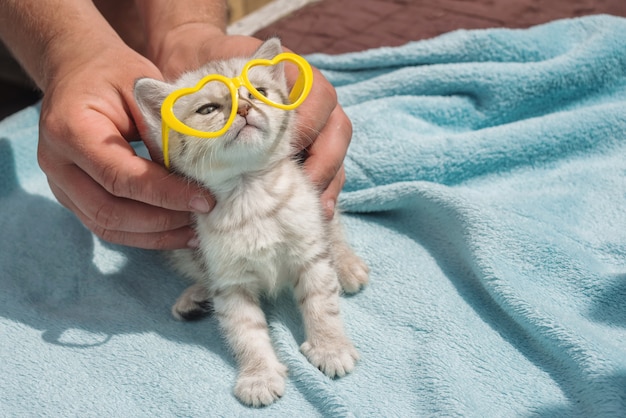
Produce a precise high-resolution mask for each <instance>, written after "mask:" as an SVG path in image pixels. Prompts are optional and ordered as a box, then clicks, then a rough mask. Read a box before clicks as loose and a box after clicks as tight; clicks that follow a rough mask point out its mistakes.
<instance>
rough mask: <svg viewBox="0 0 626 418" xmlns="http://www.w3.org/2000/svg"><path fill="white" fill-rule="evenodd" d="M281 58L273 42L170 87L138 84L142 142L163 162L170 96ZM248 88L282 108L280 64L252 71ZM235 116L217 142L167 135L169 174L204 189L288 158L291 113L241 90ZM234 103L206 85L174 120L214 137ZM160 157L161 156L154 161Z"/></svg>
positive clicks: (214, 85)
mask: <svg viewBox="0 0 626 418" xmlns="http://www.w3.org/2000/svg"><path fill="white" fill-rule="evenodd" d="M281 52H282V48H281V45H280V41H279V40H278V39H276V38H274V39H270V40H268V41H266V42H265V43H263V44H262V45H261V46H260V47H259V49H258V50H257V51H256V52H255V53H254V54H253V55H252V57H245V58H232V59H228V60H224V61H215V62H210V63H208V64H206V65H205V66H203V67H201V68H200V69H198V70H196V71H193V72H189V73H186V74H183V75H182V76H181V77H180V78H179V79H178V80H176V81H174V82H173V83H167V82H162V81H158V80H154V79H149V78H142V79H140V80H137V82H136V83H135V100H136V101H137V103H138V105H139V108H140V110H141V112H142V115H143V118H144V122H145V124H146V129H147V132H145V133H144V137H145V139H146V140H147V141H148V142H150V144H149V148H150V150H151V153H152V154H153V155H152V157H153V158H155V157H156V158H158V159H160V158H162V144H161V104H162V103H163V100H164V99H165V98H166V97H167V96H168V95H169V94H170V93H171V92H173V91H174V90H177V89H179V88H183V87H193V86H195V85H196V84H197V83H198V82H199V81H200V79H202V78H203V77H204V76H206V75H207V74H221V75H223V76H226V77H229V78H230V77H236V76H238V75H240V74H241V71H242V69H243V67H244V65H245V64H246V62H248V60H249V59H251V58H264V59H272V58H274V57H275V56H276V55H278V54H279V53H281ZM248 78H249V80H250V82H251V84H252V85H253V86H254V87H255V88H256V89H257V90H258V91H259V92H260V93H262V94H264V95H266V96H267V97H268V98H270V99H271V100H273V101H274V102H279V103H285V101H286V100H287V97H288V94H289V92H288V89H287V84H286V80H285V75H284V68H283V64H278V65H275V66H272V67H261V66H259V67H253V68H251V69H250V71H249V72H248ZM238 101H239V105H238V111H237V115H236V117H235V120H234V121H233V124H232V126H231V127H230V128H229V129H228V131H227V132H226V133H225V134H223V135H222V136H220V137H216V138H198V137H192V136H186V135H183V134H181V133H179V132H176V131H174V130H172V129H170V132H169V159H170V164H171V166H172V168H173V169H174V170H176V171H178V172H180V173H182V174H185V175H187V176H190V177H192V178H195V179H196V180H199V181H202V182H204V183H207V182H209V180H211V179H213V181H219V180H217V179H222V180H224V179H228V178H229V177H233V176H236V175H238V174H242V173H245V172H250V171H255V170H259V169H263V168H264V167H266V166H268V165H270V164H272V163H273V162H275V161H278V160H282V159H284V158H286V157H288V156H289V155H291V153H292V150H291V146H292V144H291V139H292V138H291V131H292V128H291V124H292V119H293V115H292V112H289V111H285V110H281V109H277V108H275V107H272V106H269V105H267V104H265V103H263V102H262V101H260V100H258V99H256V98H255V97H254V96H252V95H251V94H250V93H249V92H248V90H247V89H246V88H245V87H240V88H239V89H238ZM231 106H232V99H231V96H230V94H229V92H228V89H227V88H226V86H224V85H223V84H222V83H218V82H210V83H208V84H207V85H205V86H204V87H203V88H202V89H200V90H199V91H198V92H197V93H194V94H191V95H187V96H183V97H181V98H180V99H179V100H177V101H176V103H175V104H174V114H175V115H176V117H177V118H178V119H179V120H180V121H181V122H183V123H184V124H186V125H187V126H189V127H191V128H194V129H197V130H201V131H217V130H219V129H220V128H222V127H223V126H224V124H225V121H226V120H227V119H228V117H229V115H230V110H231ZM158 152H161V154H160V155H155V154H156V153H158Z"/></svg>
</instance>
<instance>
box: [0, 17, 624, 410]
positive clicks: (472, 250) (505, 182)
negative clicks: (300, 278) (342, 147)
mask: <svg viewBox="0 0 626 418" xmlns="http://www.w3.org/2000/svg"><path fill="white" fill-rule="evenodd" d="M309 58H310V61H311V62H312V63H313V64H314V65H316V66H318V67H319V68H322V69H323V70H324V71H325V74H326V76H327V77H328V78H329V79H330V80H331V81H332V82H333V83H334V84H335V85H336V86H337V87H338V94H339V99H340V101H341V103H342V104H343V106H344V108H345V109H346V112H347V113H348V114H349V116H350V117H351V119H352V121H353V125H354V137H353V141H352V145H351V149H350V152H349V155H348V157H347V160H346V171H347V179H348V180H347V182H346V185H345V191H344V194H343V195H342V199H341V202H342V205H343V207H344V209H345V210H346V211H347V212H348V214H347V215H346V217H345V221H346V222H345V223H346V229H347V235H348V237H349V240H350V241H351V243H352V244H353V245H354V247H355V249H356V251H357V252H358V253H359V254H361V255H362V256H363V258H364V259H365V260H366V261H367V262H368V264H369V265H370V267H371V270H372V273H371V285H370V286H369V287H367V288H366V289H365V290H364V291H362V292H361V293H359V294H357V295H355V296H351V297H345V298H343V299H342V309H343V314H344V318H345V323H346V328H347V330H348V333H349V335H350V336H351V337H352V339H353V341H354V342H355V345H356V346H357V348H358V349H359V351H360V353H361V361H360V363H359V364H358V366H357V368H356V370H355V372H354V373H353V374H351V375H349V376H347V377H345V378H342V379H338V380H330V379H328V378H326V377H325V376H324V375H322V373H321V372H319V371H318V370H316V369H315V368H313V367H312V366H311V365H310V364H309V363H308V362H307V361H306V359H305V358H304V357H303V356H302V355H301V354H300V353H299V352H298V346H299V344H300V343H301V342H302V341H303V334H302V326H301V322H300V317H299V314H298V313H297V309H296V308H295V304H294V303H292V301H291V297H290V295H288V294H285V295H282V296H281V297H280V298H279V299H278V300H277V301H275V302H272V301H268V302H267V303H266V304H265V305H264V309H265V311H266V313H267V317H268V320H269V322H270V326H271V333H272V337H273V339H274V341H275V346H276V348H277V351H278V354H279V357H280V358H281V359H282V360H283V361H284V362H285V364H286V365H287V366H288V367H289V369H290V374H289V379H288V384H287V390H286V393H285V396H284V397H283V398H282V399H281V400H279V401H278V402H277V403H275V404H274V405H271V406H269V407H267V408H264V409H261V410H254V409H250V408H246V407H244V406H243V405H241V404H240V403H239V402H238V401H237V400H236V399H235V398H234V396H233V395H232V393H231V391H232V385H233V383H234V381H235V373H236V368H235V365H234V362H233V360H232V358H231V357H230V355H229V354H228V352H227V349H226V347H225V344H224V342H223V340H222V338H221V336H220V333H219V330H218V327H217V324H216V321H215V319H214V318H208V319H206V320H203V321H199V322H193V323H179V322H176V321H175V320H174V319H173V318H172V317H171V316H170V313H169V308H170V305H171V304H172V303H173V301H174V300H175V299H176V297H177V296H178V294H179V292H180V291H181V290H182V289H183V288H184V286H185V283H183V281H182V280H180V279H179V278H178V277H176V275H175V274H174V273H172V271H171V270H170V269H169V268H168V267H167V265H166V264H165V263H164V262H163V260H162V258H161V257H160V256H159V254H158V253H156V252H152V251H143V250H138V249H130V248H124V247H119V246H113V245H110V244H107V243H104V242H101V241H100V240H98V239H96V238H94V237H93V236H92V234H91V233H89V231H88V230H86V229H85V228H84V227H83V226H82V225H81V224H80V223H79V221H78V220H77V219H76V218H75V217H74V216H73V215H72V214H71V213H70V212H68V211H67V210H65V209H63V208H62V207H61V206H60V205H59V204H58V203H56V202H55V201H54V199H53V198H52V195H51V193H50V192H49V190H48V186H47V183H46V179H45V176H44V175H43V174H42V173H41V171H40V170H39V168H38V167H37V163H36V141H37V120H38V116H39V112H38V109H37V108H29V109H27V110H25V111H23V112H21V113H19V114H17V115H15V116H14V117H12V118H10V119H7V120H5V121H4V122H2V123H1V124H0V214H1V217H0V233H1V234H2V240H1V241H0V268H1V272H0V288H1V289H2V290H1V291H0V376H1V378H0V411H1V415H7V416H26V415H30V416H40V415H50V416H257V415H258V416H261V415H262V416H289V417H294V416H298V417H302V416H320V415H322V416H333V417H335V416H376V417H378V416H381V417H382V416H398V417H406V416H432V415H441V416H455V415H459V416H475V417H486V416H568V417H569V416H608V417H610V416H624V415H626V259H625V257H626V20H624V19H620V18H615V17H610V16H594V17H587V18H582V19H578V20H565V21H558V22H554V23H551V24H547V25H544V26H539V27H535V28H531V29H529V30H497V29H489V30H483V31H457V32H453V33H450V34H447V35H444V36H441V37H439V38H436V39H432V40H428V41H421V42H416V43H411V44H408V45H406V46H403V47H397V48H383V49H377V50H369V51H365V52H362V53H354V54H348V55H343V56H335V57H331V56H324V55H315V56H311V57H309ZM138 151H141V150H139V149H138Z"/></svg>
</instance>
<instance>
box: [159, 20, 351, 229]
mask: <svg viewBox="0 0 626 418" xmlns="http://www.w3.org/2000/svg"><path fill="white" fill-rule="evenodd" d="M189 39H193V40H194V42H189ZM260 44H261V41H260V40H259V39H256V38H252V37H247V36H228V35H224V34H223V32H221V31H220V30H217V29H216V28H213V27H211V26H207V25H200V24H190V25H185V26H181V27H178V28H176V29H175V30H173V31H171V32H169V33H168V34H167V35H166V36H163V38H162V42H161V44H160V46H159V47H158V48H154V51H155V53H154V55H155V56H154V57H151V58H152V59H153V61H154V62H155V63H156V65H157V66H158V67H159V69H160V70H161V71H162V72H163V74H164V75H165V76H166V77H168V78H175V77H177V76H179V75H180V74H181V73H182V72H184V71H187V70H193V69H196V68H198V67H200V66H201V65H203V64H204V63H206V62H207V61H209V60H214V59H222V58H229V57H232V56H237V55H240V56H247V55H251V54H252V53H253V52H254V51H255V50H256V49H257V48H258V46H259V45H260ZM313 73H314V75H313V76H314V82H313V88H312V90H311V92H310V94H309V96H308V97H307V100H305V101H304V103H303V104H302V105H301V106H300V107H299V108H298V110H297V119H298V124H297V130H298V134H299V143H300V145H301V147H302V149H305V150H306V151H307V158H306V160H305V162H304V167H305V170H306V172H307V173H308V175H309V177H310V178H311V180H312V181H313V183H314V184H315V185H316V186H317V187H318V189H319V190H320V191H321V202H322V205H323V208H324V211H325V214H326V216H327V217H328V218H332V216H333V214H334V208H335V203H336V201H337V197H338V195H339V192H340V191H341V189H342V187H343V184H344V183H345V171H344V167H343V160H344V158H345V156H346V152H347V149H348V145H349V144H350V140H351V138H352V124H351V122H350V120H349V119H348V117H347V115H346V114H345V112H344V111H343V109H342V108H341V106H340V105H339V104H338V103H337V94H336V92H335V89H334V87H333V86H332V85H331V84H330V83H329V82H328V80H326V78H324V76H323V75H322V74H321V73H320V71H319V70H317V69H316V68H313ZM287 78H288V82H290V83H291V84H293V83H295V80H296V75H295V74H290V73H287Z"/></svg>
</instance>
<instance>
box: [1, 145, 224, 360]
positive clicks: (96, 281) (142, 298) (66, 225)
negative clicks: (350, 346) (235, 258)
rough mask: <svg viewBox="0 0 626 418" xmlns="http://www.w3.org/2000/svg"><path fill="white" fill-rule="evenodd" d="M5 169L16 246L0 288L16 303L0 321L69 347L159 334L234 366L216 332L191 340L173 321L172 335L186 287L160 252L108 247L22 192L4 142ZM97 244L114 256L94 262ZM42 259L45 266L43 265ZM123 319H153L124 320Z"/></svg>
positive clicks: (4, 307)
mask: <svg viewBox="0 0 626 418" xmlns="http://www.w3.org/2000/svg"><path fill="white" fill-rule="evenodd" d="M0 167H1V168H2V173H1V174H2V177H1V179H0V190H3V192H4V193H3V195H2V196H0V213H3V214H12V215H11V216H10V217H7V216H3V217H2V222H1V224H2V226H1V228H0V230H2V237H3V239H4V240H5V241H8V242H12V243H14V244H15V245H13V246H11V247H10V248H6V247H4V251H3V254H2V262H3V264H2V275H1V276H0V288H2V289H3V292H5V293H7V294H10V295H11V297H12V300H11V301H9V304H6V303H3V304H0V316H2V317H4V318H7V319H10V320H13V321H18V322H20V323H22V324H24V325H28V326H29V327H32V328H33V329H35V330H38V331H41V332H42V339H43V340H44V341H46V342H48V343H51V344H57V345H60V346H64V347H73V348H81V347H84V348H88V347H94V346H97V345H102V344H106V343H108V342H109V341H110V340H111V339H112V338H115V336H118V335H122V334H134V333H150V332H156V333H159V334H160V335H162V336H163V337H165V338H168V339H171V340H172V341H176V342H178V343H184V344H201V345H202V346H203V347H204V348H208V349H210V350H211V351H214V352H215V353H219V354H220V355H221V356H222V357H223V359H224V360H225V361H227V362H230V361H231V356H230V355H229V354H228V353H225V352H224V350H223V347H222V344H221V340H220V337H219V333H218V332H217V330H216V329H213V330H211V329H208V330H206V331H207V332H202V333H196V332H193V334H190V335H193V337H190V338H185V337H186V336H187V335H186V334H185V333H181V332H180V331H181V329H184V328H185V327H186V325H184V324H180V323H174V324H173V325H172V328H170V329H169V330H168V327H163V326H162V324H160V323H161V322H166V323H167V322H171V321H168V319H169V311H168V306H169V305H171V304H172V301H173V299H174V298H175V295H176V294H177V293H178V292H180V291H181V290H182V289H183V286H184V284H183V283H182V282H178V281H176V280H168V277H167V276H165V275H162V274H159V273H158V272H160V271H161V270H163V269H164V267H163V265H162V259H161V258H160V257H159V256H158V254H157V253H155V252H147V251H134V250H132V249H128V248H124V249H121V248H119V247H116V246H114V245H110V244H107V243H102V242H100V241H98V240H96V239H94V237H93V236H92V234H91V233H90V232H89V231H88V230H87V229H86V228H85V227H84V226H83V225H82V224H81V223H80V221H78V219H77V218H76V217H75V216H74V215H73V214H72V213H70V212H69V211H68V210H66V209H65V208H63V207H61V206H60V205H58V204H57V203H55V202H53V201H51V200H50V199H48V198H45V197H42V196H38V195H33V194H29V193H28V192H26V191H25V190H23V189H22V188H21V187H20V186H19V184H18V182H17V178H16V173H15V167H14V161H13V152H12V150H11V148H10V143H9V142H8V141H7V140H5V139H0ZM20 243H28V244H27V245H21V244H20ZM96 245H98V246H101V248H100V250H101V252H103V253H105V254H108V255H110V256H111V258H109V259H104V258H102V259H101V260H98V259H95V258H94V257H95V256H96V253H95V251H94V247H95V246H96ZM7 250H8V251H7ZM42 255H45V258H46V260H47V262H46V263H40V262H39V261H40V260H41V257H42ZM120 266H122V267H121V268H120ZM139 272H142V274H138V273H139ZM168 295H171V297H167V296H168ZM17 304H20V305H22V307H23V309H16V306H15V305H17ZM120 313H122V315H120ZM18 315H19V316H18ZM124 316H127V317H129V318H141V317H144V318H146V319H147V320H145V321H137V320H132V321H131V320H129V321H124V320H123V317H124ZM149 318H151V319H149ZM157 320H158V321H159V322H155V321H157ZM173 329H175V330H176V332H173V333H171V334H168V331H172V330H173ZM212 331H213V332H212ZM71 334H73V335H71ZM202 335H204V336H205V337H206V338H201V336H202ZM199 337H200V338H199Z"/></svg>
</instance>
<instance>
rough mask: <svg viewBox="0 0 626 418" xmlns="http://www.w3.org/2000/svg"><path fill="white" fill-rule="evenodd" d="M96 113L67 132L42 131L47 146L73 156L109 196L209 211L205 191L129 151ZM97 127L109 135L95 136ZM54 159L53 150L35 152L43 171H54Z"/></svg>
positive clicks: (63, 183)
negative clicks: (50, 151)
mask: <svg viewBox="0 0 626 418" xmlns="http://www.w3.org/2000/svg"><path fill="white" fill-rule="evenodd" d="M99 116H100V115H96V116H92V118H93V120H90V121H88V123H83V124H81V125H79V126H77V127H75V128H74V130H73V131H72V132H71V133H69V135H70V137H67V136H65V137H64V136H63V134H62V133H61V134H59V133H58V132H50V130H49V129H44V130H42V136H43V138H44V141H45V143H47V145H48V147H47V148H49V149H54V150H56V152H55V154H56V155H57V156H58V155H59V154H64V155H65V158H67V159H69V160H71V161H73V162H74V163H75V164H76V165H77V166H78V167H80V169H82V170H83V171H84V172H85V173H87V174H88V175H89V177H91V178H92V179H93V180H94V181H95V182H96V183H97V184H99V185H101V186H102V187H103V188H104V189H105V190H106V191H107V192H108V193H109V194H111V195H113V196H115V197H120V198H127V199H132V200H138V201H141V202H143V203H146V204H148V205H151V206H158V207H161V208H166V209H171V210H177V211H196V212H208V211H209V210H210V208H211V206H212V205H213V198H212V197H211V195H210V193H209V192H208V191H207V190H205V189H203V188H201V187H199V186H198V185H196V184H194V183H192V182H188V181H186V180H184V179H182V178H180V177H178V176H174V175H172V174H171V173H169V172H168V171H167V170H165V168H163V167H161V166H160V165H158V164H156V163H154V162H152V161H149V160H146V159H144V158H141V157H138V156H137V155H135V152H134V150H133V149H132V147H131V146H130V145H129V144H128V142H127V141H126V140H125V139H124V138H122V137H121V136H120V135H119V134H116V133H117V130H116V129H115V126H112V123H111V122H110V121H109V120H107V119H105V118H102V117H99ZM103 132H110V133H111V134H109V136H108V137H104V139H99V138H100V137H101V136H102V135H103ZM104 135H106V134H104ZM55 138H63V139H60V140H59V139H55ZM50 142H53V144H50ZM50 145H52V146H50ZM58 158H59V157H57V158H56V159H55V156H54V155H53V156H50V158H49V156H48V155H47V153H46V152H44V151H42V152H40V153H39V161H40V165H41V166H42V168H43V169H44V171H45V172H46V173H50V172H56V167H55V166H54V165H55V164H57V163H58ZM61 158H62V157H61ZM72 181H73V180H72V179H70V178H65V179H64V180H58V181H57V180H56V179H55V183H57V185H59V186H61V188H63V189H64V190H66V189H67V187H69V186H70V185H71V182H72ZM64 186H67V187H64Z"/></svg>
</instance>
